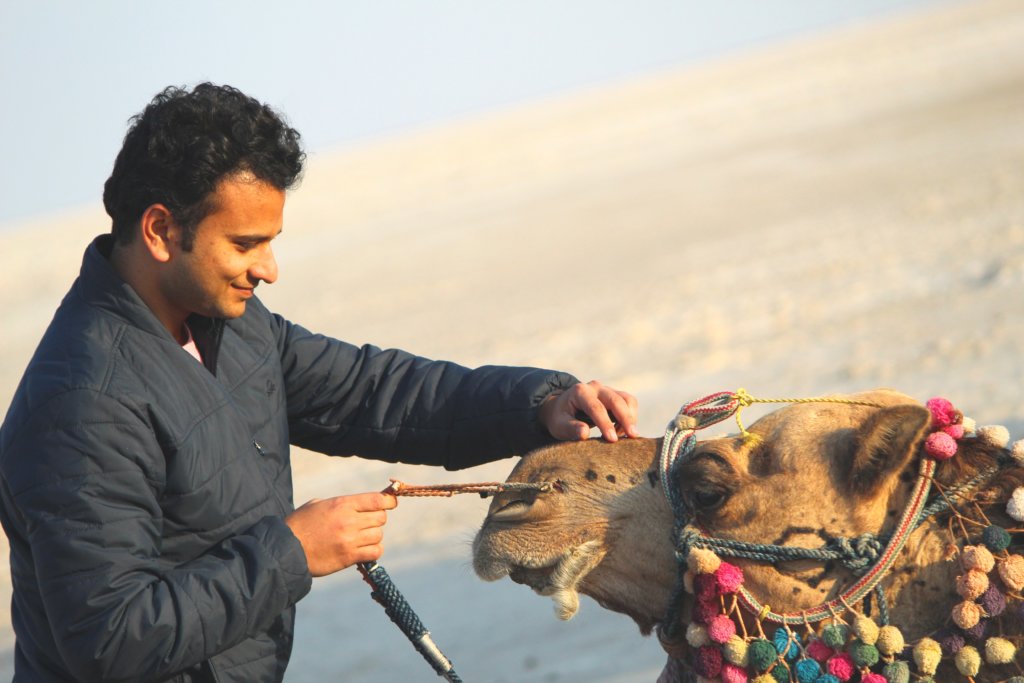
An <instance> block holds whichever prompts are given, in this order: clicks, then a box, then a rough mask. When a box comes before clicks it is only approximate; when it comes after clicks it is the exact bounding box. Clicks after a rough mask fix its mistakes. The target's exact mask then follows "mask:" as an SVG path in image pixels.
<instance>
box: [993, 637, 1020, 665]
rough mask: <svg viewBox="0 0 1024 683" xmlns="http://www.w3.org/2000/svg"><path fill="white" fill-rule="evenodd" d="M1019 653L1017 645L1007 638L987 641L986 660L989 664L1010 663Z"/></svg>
mask: <svg viewBox="0 0 1024 683" xmlns="http://www.w3.org/2000/svg"><path fill="white" fill-rule="evenodd" d="M1016 654H1017V646H1016V645H1014V644H1013V643H1012V642H1010V641H1009V640H1007V639H1006V638H989V639H988V640H986V641H985V661H986V662H988V663H989V664H1009V663H1010V662H1012V661H1013V658H1014V657H1015V656H1016Z"/></svg>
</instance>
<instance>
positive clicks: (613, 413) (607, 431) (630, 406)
mask: <svg viewBox="0 0 1024 683" xmlns="http://www.w3.org/2000/svg"><path fill="white" fill-rule="evenodd" d="M636 408H637V403H636V398H635V397H634V396H633V395H632V394H628V393H626V392H625V391H617V390H615V389H612V388H611V387H606V386H605V385H603V384H601V383H600V382H598V381H596V380H595V381H591V382H587V383H586V384H576V385H574V386H572V387H571V388H569V389H567V390H565V391H563V392H562V393H560V394H554V395H552V396H549V397H548V398H546V399H545V400H544V403H542V404H541V406H540V410H539V411H538V413H537V419H538V420H539V421H540V423H541V424H542V425H544V427H545V428H546V429H547V430H548V431H549V432H550V433H551V436H553V437H555V438H556V439H562V440H563V441H572V440H580V439H586V438H587V437H589V436H590V425H588V424H587V423H586V422H583V421H582V420H579V419H577V415H578V414H582V415H585V416H587V417H588V418H589V419H590V421H591V422H593V423H594V426H595V427H597V428H598V429H599V430H600V431H601V436H603V437H604V438H605V439H606V440H607V441H618V439H619V437H620V436H628V437H636V436H640V433H639V432H638V431H637V430H636Z"/></svg>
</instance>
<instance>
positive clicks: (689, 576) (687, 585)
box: [683, 571, 693, 595]
mask: <svg viewBox="0 0 1024 683" xmlns="http://www.w3.org/2000/svg"><path fill="white" fill-rule="evenodd" d="M683 590H684V591H686V592H687V593H689V594H690V595H693V572H691V571H687V572H685V573H684V574H683Z"/></svg>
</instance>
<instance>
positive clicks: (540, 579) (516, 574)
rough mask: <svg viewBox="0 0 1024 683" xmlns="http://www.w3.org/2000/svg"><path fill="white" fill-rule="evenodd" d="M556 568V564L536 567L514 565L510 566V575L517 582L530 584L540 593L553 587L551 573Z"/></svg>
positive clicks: (525, 584)
mask: <svg viewBox="0 0 1024 683" xmlns="http://www.w3.org/2000/svg"><path fill="white" fill-rule="evenodd" d="M554 569H555V565H550V566H548V567H534V568H527V567H521V566H514V567H510V568H509V572H508V577H509V578H510V579H512V580H513V581H515V582H516V583H518V584H522V585H524V586H529V587H530V588H532V589H533V590H535V591H537V592H538V593H539V592H542V591H544V590H545V589H549V588H550V587H551V573H552V572H553V571H554Z"/></svg>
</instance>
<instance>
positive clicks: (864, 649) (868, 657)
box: [848, 640, 878, 668]
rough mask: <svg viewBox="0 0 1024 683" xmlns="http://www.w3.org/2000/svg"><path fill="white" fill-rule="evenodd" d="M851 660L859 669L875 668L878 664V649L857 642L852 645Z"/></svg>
mask: <svg viewBox="0 0 1024 683" xmlns="http://www.w3.org/2000/svg"><path fill="white" fill-rule="evenodd" d="M848 651H849V653H850V659H852V660H853V663H854V664H856V665H857V666H859V667H862V668H863V667H865V666H874V665H875V664H878V648H877V647H875V646H874V645H869V644H868V643H864V642H861V641H859V640H855V641H853V642H852V643H850V647H849V650H848Z"/></svg>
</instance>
